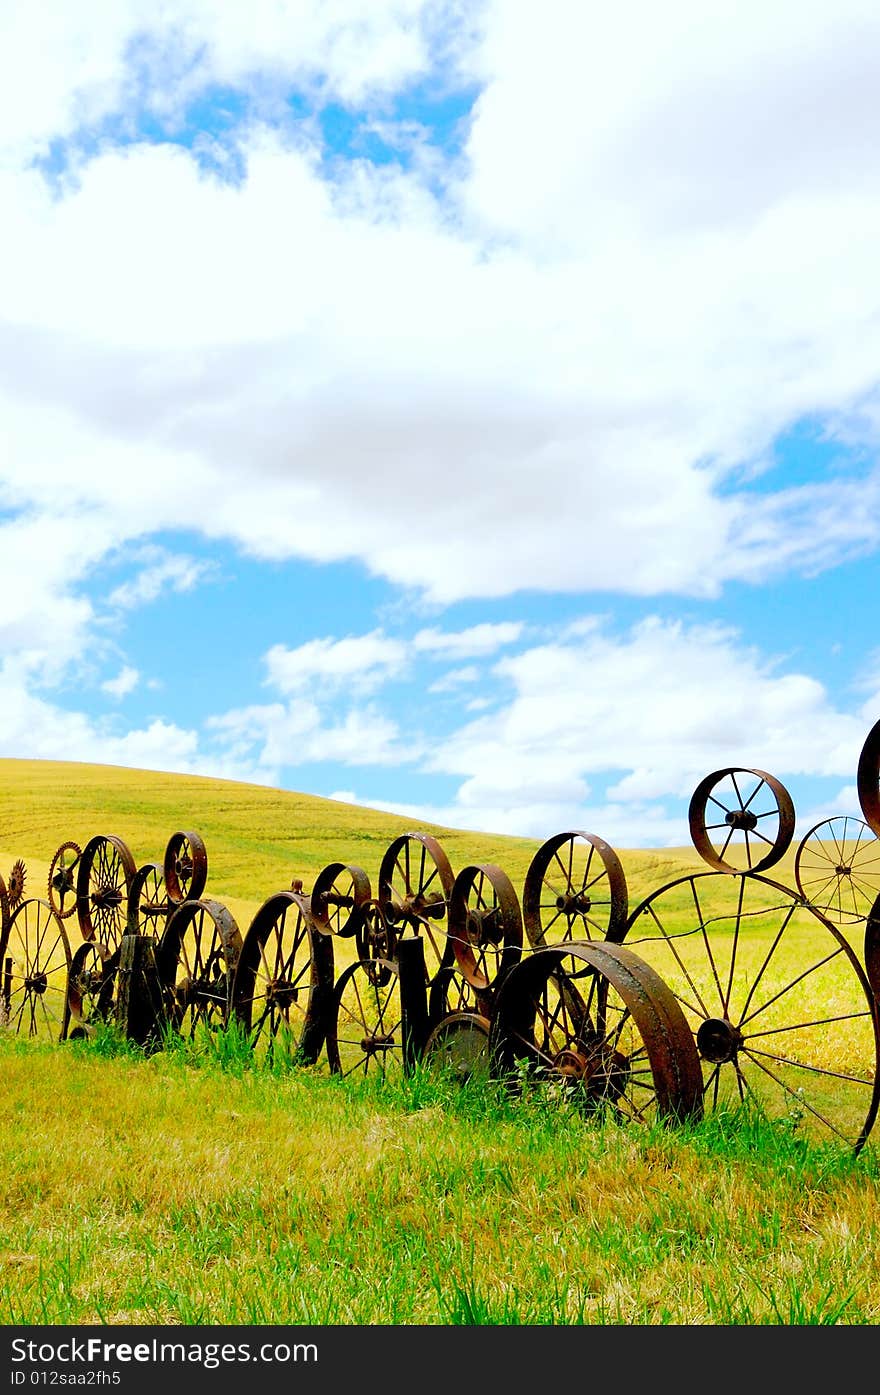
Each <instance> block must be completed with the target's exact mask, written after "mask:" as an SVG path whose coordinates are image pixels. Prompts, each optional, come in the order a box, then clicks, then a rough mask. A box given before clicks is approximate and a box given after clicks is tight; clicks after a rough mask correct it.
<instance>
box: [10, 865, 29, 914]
mask: <svg viewBox="0 0 880 1395" xmlns="http://www.w3.org/2000/svg"><path fill="white" fill-rule="evenodd" d="M26 881H27V867H26V866H25V864H24V862H23V861H22V860H21V858H18V859H17V861H15V862H14V863H13V864H12V870H11V871H10V873H9V876H8V877H7V879H6V894H7V895H8V897H9V909H10V910H11V911H14V910H15V908H16V906H17V905H18V904H19V902H20V901H21V898H22V897H23V896H24V884H25V882H26Z"/></svg>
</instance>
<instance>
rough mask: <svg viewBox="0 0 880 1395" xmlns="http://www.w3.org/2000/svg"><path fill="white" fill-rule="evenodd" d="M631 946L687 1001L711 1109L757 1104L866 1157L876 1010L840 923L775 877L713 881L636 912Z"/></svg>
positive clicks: (873, 1094) (876, 1054)
mask: <svg viewBox="0 0 880 1395" xmlns="http://www.w3.org/2000/svg"><path fill="white" fill-rule="evenodd" d="M627 944H628V945H630V946H632V947H633V948H634V949H635V950H636V951H637V953H638V954H639V955H641V956H643V957H644V958H645V959H646V960H648V961H649V962H650V963H651V965H652V966H653V967H654V968H655V969H656V970H657V972H658V973H659V974H660V975H662V977H663V979H664V980H665V981H666V982H667V983H668V984H669V986H670V987H671V989H672V990H673V992H674V993H675V996H676V998H677V999H678V1002H679V1004H680V1006H681V1008H682V1011H683V1012H684V1014H685V1017H686V1018H687V1021H688V1023H689V1026H690V1028H691V1031H692V1032H693V1035H694V1038H695V1041H696V1044H697V1048H698V1050H699V1053H700V1057H701V1061H702V1068H703V1077H704V1083H703V1094H704V1101H705V1104H706V1107H707V1108H717V1107H719V1106H729V1105H731V1104H733V1105H736V1104H739V1103H746V1102H747V1103H748V1104H749V1105H750V1106H751V1107H754V1108H756V1109H757V1110H759V1111H760V1112H761V1113H762V1114H764V1115H766V1116H768V1117H770V1118H772V1119H782V1120H784V1121H785V1123H786V1126H787V1127H792V1126H794V1125H797V1126H799V1127H800V1128H802V1130H803V1132H804V1133H806V1134H809V1135H810V1136H816V1137H820V1138H821V1137H824V1138H827V1137H829V1136H830V1137H833V1138H835V1139H842V1140H843V1141H844V1142H846V1143H847V1144H849V1145H851V1146H852V1147H853V1148H854V1149H855V1151H858V1150H859V1149H860V1148H861V1147H862V1145H863V1144H864V1142H865V1139H866V1138H867V1136H868V1134H869V1132H870V1130H871V1127H872V1125H873V1123H874V1119H875V1117H876V1114H877V1106H878V1097H880V1095H878V1092H880V1028H878V1012H877V1005H876V1003H875V1001H874V997H873V995H872V993H871V988H870V984H869V982H868V979H867V977H866V974H865V970H864V968H863V967H862V965H861V963H860V962H859V959H858V956H857V954H856V953H855V952H854V950H853V949H852V948H851V946H850V945H849V943H848V941H847V940H846V938H845V937H844V935H843V934H842V932H841V931H839V930H838V929H837V928H836V927H835V926H834V925H832V924H831V922H830V921H829V920H827V919H826V918H825V917H823V916H822V915H820V914H819V912H818V911H816V910H815V909H814V908H813V907H812V906H810V905H809V904H807V903H805V902H804V901H803V900H802V898H801V897H800V896H799V895H798V894H797V893H796V892H794V891H792V890H790V889H789V888H788V887H784V886H781V885H779V884H778V883H776V882H773V881H770V880H768V879H767V878H766V877H762V876H760V875H757V876H756V875H755V874H754V873H751V874H744V875H740V876H730V875H729V874H726V873H713V872H702V873H695V874H694V875H692V876H688V877H682V878H679V879H678V880H676V881H674V882H671V883H670V884H669V885H668V886H664V887H660V888H659V889H658V890H657V891H655V892H653V893H652V895H650V896H649V897H647V898H646V899H645V900H644V901H643V902H642V903H641V905H640V906H638V907H636V909H635V911H634V912H633V913H632V915H631V916H630V920H629V926H628V932H627Z"/></svg>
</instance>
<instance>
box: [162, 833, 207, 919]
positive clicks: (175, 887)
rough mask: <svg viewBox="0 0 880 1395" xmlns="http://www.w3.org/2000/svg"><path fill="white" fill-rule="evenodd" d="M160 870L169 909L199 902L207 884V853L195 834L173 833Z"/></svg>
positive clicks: (201, 840) (202, 842)
mask: <svg viewBox="0 0 880 1395" xmlns="http://www.w3.org/2000/svg"><path fill="white" fill-rule="evenodd" d="M162 866H163V872H164V876H165V888H166V894H167V896H168V900H169V901H170V902H171V903H172V905H175V906H176V905H179V904H180V903H181V902H182V901H198V899H199V897H200V896H201V894H202V892H203V891H204V889H205V886H206V885H207V881H208V851H207V848H206V847H205V844H204V841H203V839H202V838H201V837H200V836H199V834H198V833H172V835H171V837H170V838H169V839H168V846H167V847H166V849H165V858H164V861H163V864H162Z"/></svg>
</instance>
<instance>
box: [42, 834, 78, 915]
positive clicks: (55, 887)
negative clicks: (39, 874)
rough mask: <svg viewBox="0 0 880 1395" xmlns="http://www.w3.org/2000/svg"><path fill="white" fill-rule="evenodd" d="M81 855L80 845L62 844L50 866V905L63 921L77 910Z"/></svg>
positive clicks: (54, 854)
mask: <svg viewBox="0 0 880 1395" xmlns="http://www.w3.org/2000/svg"><path fill="white" fill-rule="evenodd" d="M81 855H82V848H81V847H80V846H79V844H78V843H73V842H66V843H62V844H61V846H60V848H56V850H55V852H54V853H53V855H52V861H51V862H50V864H49V888H48V889H49V904H50V906H51V907H52V909H53V911H54V912H55V914H56V915H59V916H60V917H61V919H62V920H67V918H68V916H71V915H73V913H74V911H75V910H76V869H77V863H78V862H79V859H80V857H81Z"/></svg>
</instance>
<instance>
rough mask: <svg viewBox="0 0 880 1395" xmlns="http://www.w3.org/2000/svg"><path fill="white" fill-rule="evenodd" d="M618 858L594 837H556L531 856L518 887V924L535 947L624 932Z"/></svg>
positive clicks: (577, 834)
mask: <svg viewBox="0 0 880 1395" xmlns="http://www.w3.org/2000/svg"><path fill="white" fill-rule="evenodd" d="M627 899H628V898H627V886H626V877H625V876H624V871H623V867H622V866H621V863H620V859H619V858H618V856H617V854H616V852H615V851H614V849H613V848H612V847H610V846H609V845H608V843H606V842H605V841H604V839H602V838H599V837H597V835H596V834H594V833H581V832H570V833H558V834H556V835H555V836H554V837H553V838H548V840H547V842H546V843H544V844H543V845H542V846H541V847H540V848H539V849H538V851H537V852H536V854H535V856H534V858H533V859H532V862H531V864H530V866H529V870H528V872H527V873H526V879H525V884H524V886H523V920H524V922H525V929H526V934H527V935H528V938H529V943H530V944H532V945H534V946H535V948H538V947H539V946H541V945H546V944H559V943H561V942H564V941H571V940H577V941H582V940H612V941H618V940H621V939H622V938H623V936H624V935H625V933H626V916H627Z"/></svg>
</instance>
